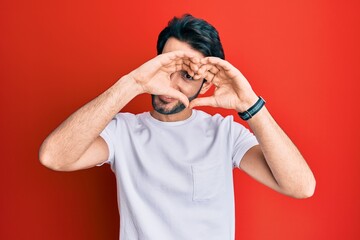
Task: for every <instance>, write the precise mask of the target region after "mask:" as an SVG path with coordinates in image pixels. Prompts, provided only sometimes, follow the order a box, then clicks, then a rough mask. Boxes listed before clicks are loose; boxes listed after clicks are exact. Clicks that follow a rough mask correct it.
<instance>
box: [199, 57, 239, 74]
mask: <svg viewBox="0 0 360 240" xmlns="http://www.w3.org/2000/svg"><path fill="white" fill-rule="evenodd" d="M201 63H202V64H212V65H216V66H218V67H221V68H223V69H224V70H225V71H230V70H231V69H233V68H235V67H234V66H233V65H231V63H229V62H228V61H226V60H223V59H221V58H218V57H206V58H203V59H201Z"/></svg>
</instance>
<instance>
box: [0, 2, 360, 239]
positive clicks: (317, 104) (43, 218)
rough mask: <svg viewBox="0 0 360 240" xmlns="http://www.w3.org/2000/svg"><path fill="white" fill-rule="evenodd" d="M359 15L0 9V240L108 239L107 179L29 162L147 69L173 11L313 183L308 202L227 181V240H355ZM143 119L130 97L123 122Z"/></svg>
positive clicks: (340, 7) (98, 6)
mask: <svg viewBox="0 0 360 240" xmlns="http://www.w3.org/2000/svg"><path fill="white" fill-rule="evenodd" d="M359 3H360V2H359V1H357V0H354V1H346V0H344V1H331V0H327V1H325V0H324V1H320V0H301V1H300V0H299V1H281V0H272V1H268V0H246V1H235V0H234V1H228V0H222V1H210V0H206V1H205V0H201V1H189V0H183V1H172V0H168V1H159V0H153V1H126V2H125V1H119V0H118V1H115V0H112V1H100V0H91V1H89V0H87V1H85V0H62V1H59V0H58V1H45V0H44V1H40V0H32V1H25V0H1V2H0V34H1V35H0V77H1V83H0V84H1V85H0V91H1V96H0V107H1V111H0V112H1V113H0V114H1V117H0V127H1V129H0V130H1V144H0V150H1V170H0V171H1V174H0V187H1V192H0V194H1V198H0V223H1V225H0V239H117V237H118V229H119V217H118V212H117V202H116V187H115V177H114V175H113V173H112V172H111V170H110V168H109V167H108V166H104V167H101V168H93V169H89V170H83V171H78V172H72V173H59V172H54V171H51V170H48V169H46V168H45V167H43V166H41V165H40V163H39V161H38V149H39V146H40V144H41V142H42V141H43V139H44V138H45V137H46V136H47V135H48V134H49V132H50V131H52V130H53V129H54V128H55V127H56V126H57V125H59V124H60V123H61V121H63V120H64V119H65V118H66V117H67V116H68V115H69V114H71V113H72V112H74V111H75V110H76V109H77V108H79V107H80V106H82V105H83V104H85V103H86V102H88V101H90V100H91V99H92V98H94V97H96V96H97V95H98V94H100V93H101V92H103V91H104V90H106V89H107V88H108V87H110V86H111V85H112V84H113V83H114V82H115V81H116V80H117V79H118V78H119V77H121V76H122V75H124V74H126V73H128V72H129V71H130V70H132V69H134V68H135V67H137V66H138V65H140V64H141V63H143V62H144V61H146V60H148V59H150V58H152V57H153V56H154V55H155V54H156V51H155V44H156V39H157V34H158V33H159V31H160V30H161V29H162V28H163V27H164V26H165V25H166V23H167V21H168V20H169V19H170V18H171V17H172V16H174V15H177V16H179V15H181V14H183V13H185V12H189V13H192V14H193V15H195V16H197V17H201V18H205V19H206V20H208V21H209V22H210V23H212V24H213V25H215V26H216V27H217V29H218V30H219V32H220V36H221V39H222V41H223V45H224V48H225V53H226V57H227V60H229V61H230V62H232V63H233V64H234V65H236V66H237V67H238V68H239V69H240V70H241V71H242V72H243V73H244V75H245V76H246V77H247V78H248V80H249V81H250V83H251V84H252V86H253V88H254V89H255V91H256V92H257V93H258V94H259V95H261V96H263V97H264V98H265V99H266V100H267V107H268V108H269V109H270V111H271V113H272V114H273V116H274V117H275V118H276V120H277V121H278V122H279V124H280V125H281V126H282V127H283V129H284V130H285V131H286V132H287V133H288V135H289V136H290V137H291V138H292V139H293V141H294V142H295V143H296V145H297V146H298V147H299V148H300V150H301V151H302V153H303V155H304V156H305V158H306V159H307V161H308V163H309V165H310V166H311V168H312V169H313V171H314V173H315V176H316V179H317V189H316V192H315V195H314V196H313V197H312V198H310V199H306V200H295V199H291V198H288V197H285V196H282V195H280V194H278V193H276V192H274V191H272V190H270V189H268V188H266V187H264V186H262V185H260V184H259V183H257V182H255V181H254V180H252V179H250V178H249V177H248V176H246V175H245V174H244V173H242V172H241V171H238V170H237V171H235V177H234V178H235V182H236V185H235V193H236V204H237V205H236V220H237V223H236V239H261V240H263V239H314V240H315V239H316V240H318V239H360V228H359V227H360V226H359V225H360V224H359V223H360V219H359V218H360V204H359V197H360V187H359V183H360V174H359V167H360V157H359V150H358V149H359V133H360V130H359V122H360V121H359V100H358V95H359V94H360V92H359V87H358V81H359V80H360V74H359V67H360V44H359V43H360V31H359V30H360V14H359V12H360V4H359ZM148 109H150V102H149V97H148V96H145V95H142V96H139V97H137V98H136V99H135V100H134V101H132V102H131V103H130V104H129V105H128V106H127V107H126V108H125V109H124V111H130V112H134V113H137V112H141V111H145V110H148ZM205 110H207V111H209V112H211V113H215V112H220V113H222V114H224V115H225V114H234V113H233V112H231V111H224V110H221V109H211V108H206V109H205ZM236 119H238V118H236ZM238 120H239V119H238ZM175 207H176V206H175ZM149 224H151V223H149Z"/></svg>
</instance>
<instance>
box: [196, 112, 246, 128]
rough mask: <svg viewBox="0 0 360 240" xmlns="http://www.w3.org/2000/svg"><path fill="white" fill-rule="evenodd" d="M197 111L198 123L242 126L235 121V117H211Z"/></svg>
mask: <svg viewBox="0 0 360 240" xmlns="http://www.w3.org/2000/svg"><path fill="white" fill-rule="evenodd" d="M195 111H196V115H197V119H198V121H204V122H206V123H209V124H216V125H232V124H238V125H241V124H240V123H237V122H235V121H234V116H233V115H227V116H223V115H221V114H219V113H216V114H214V115H211V114H209V113H207V112H204V111H201V110H195Z"/></svg>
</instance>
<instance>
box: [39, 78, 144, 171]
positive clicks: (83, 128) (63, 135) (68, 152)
mask: <svg viewBox="0 0 360 240" xmlns="http://www.w3.org/2000/svg"><path fill="white" fill-rule="evenodd" d="M139 93H140V90H139V88H138V86H137V85H136V84H133V81H132V79H130V78H128V77H127V76H124V77H122V78H121V79H120V80H119V81H117V82H116V83H115V84H114V85H113V86H112V87H111V88H109V89H108V90H107V91H105V92H104V93H103V94H101V95H99V96H98V97H97V98H95V99H94V100H92V101H91V102H89V103H87V104H86V105H84V106H83V107H81V108H80V109H79V110H77V111H76V112H75V113H73V114H72V115H71V116H70V117H69V118H68V119H66V120H65V121H64V122H63V123H62V124H61V125H60V126H59V127H57V128H56V129H55V130H54V131H53V132H52V133H51V134H50V135H49V136H48V137H47V138H46V139H45V141H44V143H43V144H42V146H41V148H40V153H39V154H40V161H41V162H42V163H43V164H44V165H46V166H51V167H52V168H55V169H56V168H60V167H61V166H65V165H68V164H71V163H73V162H75V161H77V160H78V159H79V158H80V157H81V156H82V154H83V153H84V152H85V151H86V150H87V148H88V147H89V146H90V145H91V143H92V142H93V141H94V140H95V139H96V138H97V137H98V136H99V134H100V133H101V131H102V130H103V129H104V128H105V127H106V125H107V124H108V123H109V122H110V121H111V119H112V118H113V117H114V115H115V114H117V113H118V112H119V111H120V110H121V109H122V108H123V107H124V106H125V105H126V104H127V103H128V102H129V101H131V99H133V98H134V97H135V96H136V95H138V94H139Z"/></svg>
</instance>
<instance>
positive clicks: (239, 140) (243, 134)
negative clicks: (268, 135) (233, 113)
mask: <svg viewBox="0 0 360 240" xmlns="http://www.w3.org/2000/svg"><path fill="white" fill-rule="evenodd" d="M232 137H233V139H234V145H233V146H234V148H233V155H232V160H233V166H234V167H238V168H239V167H240V162H241V160H242V158H243V157H244V155H245V153H246V152H247V151H248V150H249V149H250V148H252V147H253V146H255V145H258V144H259V143H258V141H257V139H256V137H255V135H254V134H253V133H252V132H250V131H249V129H247V128H245V127H244V126H243V125H241V124H239V123H237V122H233V124H232Z"/></svg>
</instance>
